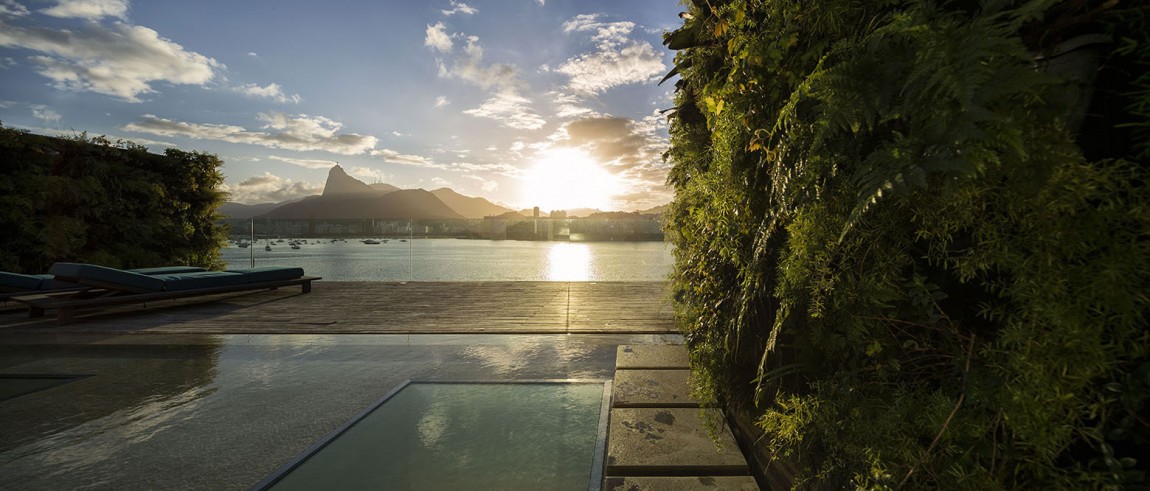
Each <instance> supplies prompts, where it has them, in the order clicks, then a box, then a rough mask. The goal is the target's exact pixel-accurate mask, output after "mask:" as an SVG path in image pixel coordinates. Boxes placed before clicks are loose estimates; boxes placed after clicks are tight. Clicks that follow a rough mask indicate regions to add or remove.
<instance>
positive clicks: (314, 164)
mask: <svg viewBox="0 0 1150 491" xmlns="http://www.w3.org/2000/svg"><path fill="white" fill-rule="evenodd" d="M268 160H278V161H280V162H287V163H289V164H291V165H298V166H300V167H303V168H305V169H323V170H328V169H331V168H332V167H335V166H336V165H337V164H339V162H336V161H334V160H323V159H293V158H291V157H281V156H279V155H269V156H268Z"/></svg>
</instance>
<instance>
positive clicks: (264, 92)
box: [236, 83, 302, 104]
mask: <svg viewBox="0 0 1150 491" xmlns="http://www.w3.org/2000/svg"><path fill="white" fill-rule="evenodd" d="M236 91H238V92H239V93H241V94H244V95H247V96H251V97H266V98H269V99H273V100H275V101H276V102H279V103H280V104H287V103H289V102H291V103H295V104H299V102H300V101H301V100H302V98H301V97H300V96H299V94H292V95H290V96H289V95H286V94H284V92H283V89H282V88H281V87H280V86H279V84H277V83H270V84H268V85H267V86H266V87H260V86H259V85H256V84H245V85H242V86H239V87H236Z"/></svg>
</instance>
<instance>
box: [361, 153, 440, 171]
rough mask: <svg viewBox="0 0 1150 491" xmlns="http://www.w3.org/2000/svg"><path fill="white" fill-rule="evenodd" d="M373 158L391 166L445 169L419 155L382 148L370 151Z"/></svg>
mask: <svg viewBox="0 0 1150 491" xmlns="http://www.w3.org/2000/svg"><path fill="white" fill-rule="evenodd" d="M371 155H372V156H373V157H380V158H382V159H383V160H384V161H385V162H390V163H393V164H403V165H411V166H415V167H425V168H428V169H446V168H447V167H445V166H443V165H440V164H436V163H435V162H434V161H433V160H431V159H429V158H427V157H423V156H421V155H405V154H402V153H399V152H397V151H395V150H391V149H388V148H383V149H379V150H372V151H371Z"/></svg>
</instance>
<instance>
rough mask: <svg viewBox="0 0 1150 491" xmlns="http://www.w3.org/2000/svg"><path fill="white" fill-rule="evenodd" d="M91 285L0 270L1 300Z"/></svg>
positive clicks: (189, 269)
mask: <svg viewBox="0 0 1150 491" xmlns="http://www.w3.org/2000/svg"><path fill="white" fill-rule="evenodd" d="M128 271H131V272H134V273H140V274H149V275H151V274H176V273H194V272H198V271H207V270H206V269H204V268H199V267H196V266H163V267H159V268H139V269H129V270H128ZM89 288H91V287H88V286H84V285H81V284H78V283H72V282H68V281H62V280H59V279H56V277H55V276H54V275H51V274H20V273H9V272H6V271H0V301H5V300H8V299H9V298H12V297H16V296H21V295H29V294H51V293H63V292H72V291H77V290H87V289H89Z"/></svg>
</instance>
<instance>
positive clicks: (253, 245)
mask: <svg viewBox="0 0 1150 491" xmlns="http://www.w3.org/2000/svg"><path fill="white" fill-rule="evenodd" d="M251 220H252V221H251V236H252V237H251V239H252V240H250V241H248V254H249V255H251V258H252V267H253V268H254V267H256V219H255V218H252V219H251Z"/></svg>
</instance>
